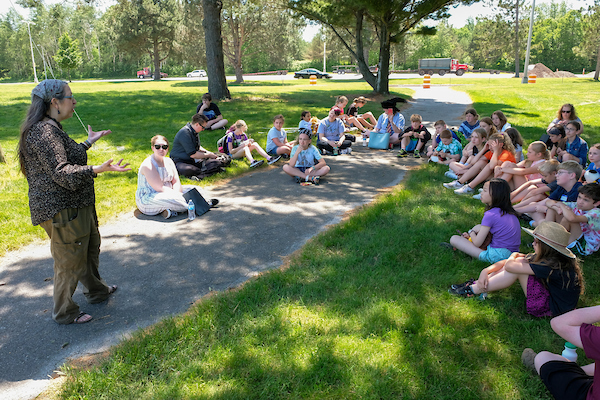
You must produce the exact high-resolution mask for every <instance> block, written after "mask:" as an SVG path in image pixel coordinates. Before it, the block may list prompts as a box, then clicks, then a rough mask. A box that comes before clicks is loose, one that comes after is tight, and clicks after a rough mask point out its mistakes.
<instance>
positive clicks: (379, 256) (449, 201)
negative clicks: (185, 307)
mask: <svg viewBox="0 0 600 400" xmlns="http://www.w3.org/2000/svg"><path fill="white" fill-rule="evenodd" d="M442 171H443V167H441V166H437V165H427V166H424V167H423V168H421V169H419V170H416V171H414V172H411V173H410V174H409V175H407V177H406V180H405V181H404V182H403V183H402V184H401V185H400V186H399V187H398V188H397V190H395V191H394V192H393V193H391V194H388V195H384V196H382V197H381V198H380V199H379V200H378V201H376V202H375V203H374V204H373V205H370V206H365V207H363V208H362V209H361V210H359V211H358V212H357V213H356V214H355V215H354V216H352V217H351V218H350V219H348V220H347V221H345V222H343V223H341V224H339V225H337V226H335V227H332V228H331V229H329V230H328V231H326V232H324V233H322V234H320V235H318V236H317V237H315V238H314V239H313V240H311V241H310V242H309V243H308V244H307V245H306V246H305V247H304V248H303V249H302V250H301V251H300V252H298V254H296V255H295V257H293V258H292V260H291V263H290V267H289V268H287V269H285V270H274V271H271V272H267V273H265V274H263V275H261V276H260V277H258V278H256V279H254V280H251V281H250V282H248V283H246V284H245V285H244V286H243V287H242V288H241V289H240V290H237V291H231V292H223V293H218V294H215V295H214V296H212V297H208V298H206V299H204V300H203V301H201V302H200V303H199V304H198V305H196V306H194V307H192V309H191V310H190V312H189V313H188V314H187V315H184V316H177V317H173V318H167V319H165V320H164V321H163V322H161V323H159V324H157V325H156V326H154V327H152V328H150V329H148V330H146V331H139V332H137V333H136V334H135V335H134V337H133V338H132V339H130V340H126V341H124V342H123V343H122V344H120V345H119V346H116V347H115V348H114V349H113V350H112V354H111V355H110V356H109V357H108V358H107V359H106V360H105V361H104V362H103V363H102V364H101V365H99V366H98V367H95V368H92V369H90V370H85V371H83V370H70V372H69V377H68V379H67V383H66V384H65V386H64V387H63V392H62V398H79V397H82V396H85V397H86V398H90V399H98V398H121V399H139V398H154V399H170V398H178V399H242V398H244V399H247V398H252V399H263V398H270V399H278V398H286V399H289V398H292V399H322V398H331V399H334V398H335V399H338V398H345V399H359V398H360V399H380V398H386V399H389V398H399V399H401V398H406V399H414V398H428V399H456V398H465V399H515V398H541V399H548V398H550V397H549V396H548V395H547V393H546V391H545V389H544V387H543V384H542V383H541V381H540V380H539V379H537V378H536V377H534V376H533V375H532V374H531V373H530V372H529V371H526V370H525V369H524V368H523V367H522V365H521V362H520V354H521V351H522V349H523V348H524V347H532V348H534V349H535V350H536V351H540V350H542V349H548V350H553V351H555V352H559V351H561V350H562V347H563V345H564V341H563V340H561V339H560V338H559V337H558V336H557V335H555V334H554V333H553V332H552V330H551V328H550V326H549V320H548V319H536V318H533V317H530V316H529V315H527V314H526V312H525V298H524V295H523V293H522V292H521V289H520V288H519V287H517V286H516V285H515V287H512V288H510V289H507V290H505V291H502V292H500V293H493V294H490V297H489V299H488V300H487V301H485V302H481V301H478V300H474V299H459V298H456V297H453V296H451V295H450V294H448V293H447V287H448V285H449V284H450V283H455V282H461V281H463V280H466V279H467V278H469V277H474V276H477V274H478V273H479V271H480V270H481V268H483V267H484V266H485V264H484V263H482V262H480V261H478V260H473V259H472V258H470V257H468V256H466V255H464V254H462V253H453V252H452V251H450V250H447V249H443V248H441V247H440V246H439V243H440V242H442V241H447V240H448V238H449V237H450V236H451V235H452V234H453V233H454V231H455V230H456V229H457V228H460V229H463V230H464V229H466V228H467V227H470V226H472V225H474V224H475V223H476V222H478V221H480V220H481V217H482V214H483V205H482V204H481V203H480V202H478V201H476V200H473V199H470V198H465V197H459V196H456V195H454V194H453V193H452V192H451V191H449V190H447V189H445V188H443V187H442V185H441V183H442V182H443V179H442ZM527 241H530V238H527V237H525V236H524V239H523V246H522V247H523V248H525V246H524V244H525V243H527ZM596 270H597V261H596V260H595V259H594V258H591V259H589V260H588V261H586V263H585V264H584V274H585V276H586V278H587V279H588V281H587V293H586V295H585V296H584V297H583V299H582V301H581V303H580V305H581V306H590V305H593V304H596V303H597V300H598V283H597V282H598V279H597V273H596V272H595V271H596ZM580 356H581V353H580ZM580 358H582V357H580Z"/></svg>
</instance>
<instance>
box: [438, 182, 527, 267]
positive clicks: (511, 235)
mask: <svg viewBox="0 0 600 400" xmlns="http://www.w3.org/2000/svg"><path fill="white" fill-rule="evenodd" d="M481 202H482V203H483V204H485V208H486V211H485V213H484V214H483V219H482V220H481V224H479V225H475V226H474V227H473V228H472V229H470V230H469V231H468V232H465V233H463V234H461V235H454V236H452V237H451V238H450V244H451V245H452V247H454V248H456V249H458V250H460V251H462V252H465V253H467V254H468V255H470V256H471V257H475V258H478V259H480V260H481V261H486V262H489V263H495V262H496V261H500V260H505V259H507V258H508V257H509V256H510V255H511V253H513V252H515V251H519V245H520V244H521V227H520V225H519V219H518V218H517V216H516V213H515V210H513V207H512V204H511V203H510V187H509V186H508V183H507V182H506V181H504V180H502V179H498V178H493V179H490V180H489V181H488V182H486V183H485V184H484V185H483V191H482V192H481ZM488 235H489V236H491V240H490V241H489V243H488V240H489V239H488ZM446 246H447V244H446Z"/></svg>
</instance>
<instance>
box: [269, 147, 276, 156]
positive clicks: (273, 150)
mask: <svg viewBox="0 0 600 400" xmlns="http://www.w3.org/2000/svg"><path fill="white" fill-rule="evenodd" d="M267 154H268V155H270V156H278V155H279V154H277V147H273V148H272V149H271V150H269V151H267Z"/></svg>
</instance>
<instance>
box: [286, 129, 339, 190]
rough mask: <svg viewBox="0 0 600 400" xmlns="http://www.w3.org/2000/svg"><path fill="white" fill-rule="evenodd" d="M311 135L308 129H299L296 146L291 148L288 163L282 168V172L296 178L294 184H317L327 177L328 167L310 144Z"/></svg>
mask: <svg viewBox="0 0 600 400" xmlns="http://www.w3.org/2000/svg"><path fill="white" fill-rule="evenodd" d="M311 139H312V133H311V132H310V131H309V130H308V129H304V128H302V129H300V134H299V135H298V144H297V145H296V146H294V147H293V148H292V153H291V156H290V161H289V162H288V163H287V164H285V165H284V166H283V171H284V172H285V173H286V174H288V175H290V176H293V177H295V178H296V182H298V183H301V182H310V183H313V184H315V185H317V184H319V179H320V177H322V176H325V175H327V173H328V172H329V166H328V165H327V164H326V163H325V160H324V159H323V157H321V153H320V152H319V150H317V148H316V147H315V146H313V145H312V144H311Z"/></svg>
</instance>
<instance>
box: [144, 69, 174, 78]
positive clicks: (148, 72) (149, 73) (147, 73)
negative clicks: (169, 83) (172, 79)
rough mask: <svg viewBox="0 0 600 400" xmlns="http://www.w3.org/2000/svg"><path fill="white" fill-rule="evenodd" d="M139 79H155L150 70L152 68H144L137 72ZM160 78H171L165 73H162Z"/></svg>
mask: <svg viewBox="0 0 600 400" xmlns="http://www.w3.org/2000/svg"><path fill="white" fill-rule="evenodd" d="M137 77H138V78H140V79H144V78H154V74H153V73H152V71H151V70H150V68H142V70H141V71H138V72H137ZM160 77H161V78H167V77H169V75H167V74H165V73H164V72H161V73H160Z"/></svg>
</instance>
